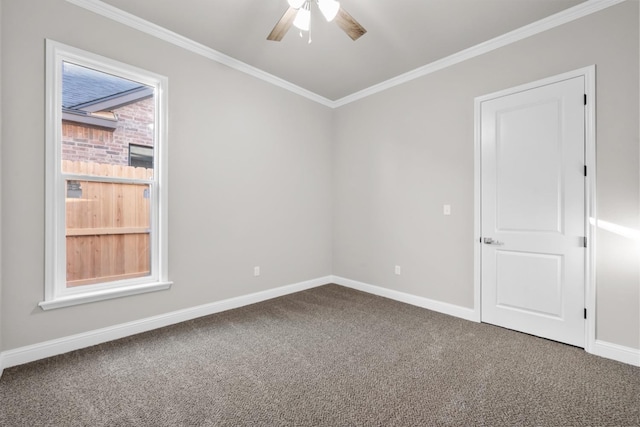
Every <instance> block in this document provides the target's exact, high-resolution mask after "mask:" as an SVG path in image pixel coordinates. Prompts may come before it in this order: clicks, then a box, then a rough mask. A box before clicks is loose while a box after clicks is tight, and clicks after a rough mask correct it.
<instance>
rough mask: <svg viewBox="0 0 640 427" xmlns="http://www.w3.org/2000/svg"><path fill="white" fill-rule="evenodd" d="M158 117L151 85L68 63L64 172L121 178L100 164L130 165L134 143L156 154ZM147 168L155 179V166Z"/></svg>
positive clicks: (64, 89) (65, 71)
mask: <svg viewBox="0 0 640 427" xmlns="http://www.w3.org/2000/svg"><path fill="white" fill-rule="evenodd" d="M154 117H155V99H154V89H153V88H152V87H150V86H146V85H144V84H141V83H138V82H135V81H132V80H128V79H124V78H121V77H118V76H114V75H111V74H107V73H104V72H102V71H98V70H94V69H91V68H87V67H83V66H80V65H77V64H73V63H70V62H66V61H65V62H63V63H62V144H61V149H62V160H63V165H62V172H63V173H77V172H78V171H77V170H78V169H83V170H85V171H86V172H83V173H87V174H90V175H99V176H118V175H114V174H113V173H114V172H113V170H112V169H108V168H105V167H100V166H96V165H112V166H129V146H130V145H131V144H135V145H139V146H145V147H149V149H150V150H151V151H152V152H153V146H154V140H155V138H154V125H155V124H154ZM134 166H135V165H134ZM142 167H144V168H146V169H149V171H148V172H146V175H147V176H150V177H152V176H153V164H149V163H146V164H144V165H142Z"/></svg>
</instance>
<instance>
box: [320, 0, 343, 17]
mask: <svg viewBox="0 0 640 427" xmlns="http://www.w3.org/2000/svg"><path fill="white" fill-rule="evenodd" d="M318 8H319V9H320V12H322V14H323V15H324V17H325V19H326V20H327V22H331V21H333V19H334V18H335V17H336V15H337V14H338V11H339V10H340V2H339V1H336V0H318Z"/></svg>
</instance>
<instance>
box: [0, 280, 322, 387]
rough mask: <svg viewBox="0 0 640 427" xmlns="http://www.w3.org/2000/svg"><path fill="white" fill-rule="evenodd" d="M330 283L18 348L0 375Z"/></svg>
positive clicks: (2, 357)
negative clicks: (14, 369)
mask: <svg viewBox="0 0 640 427" xmlns="http://www.w3.org/2000/svg"><path fill="white" fill-rule="evenodd" d="M327 283H331V276H326V277H320V278H317V279H312V280H307V281H304V282H299V283H294V284H291V285H286V286H281V287H278V288H274V289H269V290H266V291H261V292H256V293H253V294H249V295H243V296H239V297H235V298H229V299H226V300H222V301H217V302H213V303H210V304H204V305H200V306H196V307H192V308H186V309H184V310H178V311H173V312H170V313H166V314H161V315H158V316H153V317H148V318H146V319H140V320H135V321H133V322H128V323H122V324H120V325H115V326H110V327H107V328H102V329H97V330H94V331H89V332H84V333H81V334H76V335H71V336H68V337H63V338H58V339H55V340H50V341H45V342H42V343H38V344H33V345H28V346H25V347H19V348H16V349H12V350H7V351H3V352H1V353H0V376H1V375H2V371H3V370H4V369H5V368H9V367H11V366H17V365H22V364H24V363H29V362H33V361H35V360H39V359H44V358H46V357H51V356H56V355H58V354H62V353H67V352H69V351H73V350H79V349H81V348H85V347H90V346H92V345H96V344H101V343H104V342H107V341H112V340H116V339H119V338H124V337H127V336H130V335H135V334H139V333H141V332H146V331H151V330H153V329H157V328H162V327H164V326H169V325H173V324H176V323H180V322H184V321H187V320H191V319H195V318H198V317H202V316H207V315H210V314H214V313H220V312H222V311H226V310H231V309H234V308H239V307H243V306H246V305H249V304H255V303H257V302H261V301H266V300H269V299H272V298H277V297H280V296H284V295H288V294H292V293H294V292H300V291H304V290H307V289H311V288H315V287H317V286H322V285H326V284H327Z"/></svg>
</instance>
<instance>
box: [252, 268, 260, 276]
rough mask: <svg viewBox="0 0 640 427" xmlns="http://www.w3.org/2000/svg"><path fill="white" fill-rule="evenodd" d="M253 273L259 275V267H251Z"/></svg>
mask: <svg viewBox="0 0 640 427" xmlns="http://www.w3.org/2000/svg"><path fill="white" fill-rule="evenodd" d="M253 275H254V276H256V277H258V276H259V275H260V267H258V266H256V267H253Z"/></svg>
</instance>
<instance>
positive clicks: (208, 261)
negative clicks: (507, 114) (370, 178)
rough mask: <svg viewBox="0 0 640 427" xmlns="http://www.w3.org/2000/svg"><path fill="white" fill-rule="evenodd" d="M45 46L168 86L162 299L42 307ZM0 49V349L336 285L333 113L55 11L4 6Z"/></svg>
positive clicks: (81, 14)
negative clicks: (120, 64)
mask: <svg viewBox="0 0 640 427" xmlns="http://www.w3.org/2000/svg"><path fill="white" fill-rule="evenodd" d="M45 38H50V39H53V40H56V41H59V42H62V43H66V44H69V45H72V46H75V47H78V48H81V49H85V50H88V51H91V52H94V53H97V54H100V55H104V56H107V57H110V58H113V59H116V60H119V61H124V62H127V63H131V64H133V65H136V66H139V67H141V68H144V69H147V70H150V71H153V72H156V73H159V74H162V75H165V76H167V77H168V78H169V116H170V119H169V181H170V183H169V196H170V202H169V242H170V243H169V257H170V261H169V274H170V279H171V280H173V281H174V285H173V287H172V288H171V290H170V291H164V292H155V293H150V294H144V295H138V296H133V297H127V298H121V299H114V300H110V301H103V302H98V303H92V304H85V305H82V306H75V307H68V308H62V309H58V310H51V311H47V312H44V311H42V310H41V309H40V308H38V306H37V304H38V302H40V301H42V299H43V293H44V220H45V211H44V200H45V199H44V184H45V180H44V179H45V178H44V157H45V155H44V153H45V150H44V149H45V145H44V135H45V133H44V132H45V130H44V128H45V126H44V100H45V95H44V67H45V62H44V58H45V55H44V53H45ZM2 41H3V45H2V60H3V61H2V79H3V80H2V88H1V90H2V95H3V97H2V111H3V116H2V117H3V121H4V127H3V129H2V141H3V146H2V150H3V154H4V155H3V157H2V185H3V186H2V207H3V210H2V254H3V257H2V272H3V289H2V291H3V294H4V298H3V303H2V310H1V312H2V334H1V336H2V349H4V350H8V349H12V348H16V347H20V346H25V345H28V344H33V343H38V342H42V341H45V340H50V339H54V338H58V337H63V336H68V335H71V334H75V333H80V332H84V331H90V330H93V329H97V328H102V327H107V326H110V325H114V324H120V323H123V322H128V321H132V320H136V319H141V318H146V317H149V316H153V315H157V314H162V313H166V312H170V311H174V310H178V309H182V308H187V307H194V306H197V305H201V304H205V303H209V302H213V301H218V300H222V299H226V298H230V297H234V296H239V295H245V294H248V293H252V292H256V291H261V290H267V289H271V288H274V287H277V286H282V285H287V284H291V283H297V282H300V281H304V280H309V279H314V278H318V277H322V276H325V275H329V274H331V164H330V162H331V151H330V150H331V119H332V112H331V110H330V109H329V108H327V107H324V106H321V105H319V104H316V103H314V102H312V101H309V100H307V99H305V98H302V97H300V96H297V95H294V94H292V93H290V92H288V91H285V90H283V89H280V88H277V87H275V86H272V85H270V84H268V83H265V82H263V81H260V80H257V79H255V78H253V77H250V76H247V75H245V74H243V73H240V72H237V71H234V70H232V69H229V68H227V67H225V66H222V65H220V64H218V63H215V62H213V61H210V60H207V59H205V58H203V57H200V56H197V55H195V54H191V53H189V52H187V51H185V50H183V49H180V48H178V47H175V46H173V45H170V44H168V43H165V42H162V41H160V40H158V39H155V38H152V37H151V36H148V35H145V34H142V33H140V32H138V31H136V30H133V29H131V28H127V27H125V26H122V25H120V24H117V23H115V22H113V21H110V20H108V19H106V18H102V17H99V16H98V15H95V14H93V13H91V12H88V11H86V10H84V9H81V8H78V7H76V6H73V5H72V4H70V3H67V2H65V1H62V0H47V1H42V0H19V1H18V0H10V1H4V2H3V13H2ZM255 265H259V266H260V267H261V270H262V274H261V276H260V277H257V278H256V277H253V267H254V266H255Z"/></svg>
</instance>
